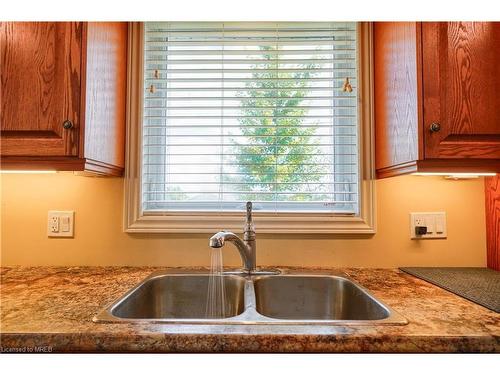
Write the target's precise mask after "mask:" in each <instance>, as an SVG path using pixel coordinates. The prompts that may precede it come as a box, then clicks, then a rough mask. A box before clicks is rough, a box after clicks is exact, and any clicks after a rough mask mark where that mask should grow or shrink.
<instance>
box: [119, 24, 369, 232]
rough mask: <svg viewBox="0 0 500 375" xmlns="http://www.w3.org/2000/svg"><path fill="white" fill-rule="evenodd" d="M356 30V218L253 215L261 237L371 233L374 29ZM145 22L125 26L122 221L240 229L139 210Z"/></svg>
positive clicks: (232, 216) (210, 219)
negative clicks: (357, 212) (126, 51)
mask: <svg viewBox="0 0 500 375" xmlns="http://www.w3.org/2000/svg"><path fill="white" fill-rule="evenodd" d="M358 25H359V27H358V80H359V81H358V82H359V89H358V90H359V91H358V104H359V107H358V118H359V121H358V127H359V132H358V134H359V140H358V141H359V155H358V162H359V168H360V170H359V197H360V206H359V215H350V214H339V213H318V212H315V213H304V212H297V213H290V212H287V213H273V212H258V211H256V212H254V221H255V225H256V229H257V231H258V232H259V233H338V234H373V233H375V232H376V222H375V168H374V160H375V158H374V130H373V122H374V121H373V56H372V55H373V52H372V50H373V48H372V25H371V23H369V22H360V23H359V24H358ZM143 26H144V25H143V23H141V22H134V23H131V24H130V27H129V46H128V47H129V48H128V76H127V107H128V109H127V124H126V128H127V129H126V137H127V143H126V155H125V159H126V164H125V178H124V185H125V186H124V220H123V229H124V231H125V232H127V233H212V232H216V231H218V230H221V229H226V230H232V231H235V232H239V231H241V228H242V225H243V220H244V215H243V213H238V212H236V213H235V212H206V211H205V212H195V211H193V212H185V211H183V212H173V211H171V212H163V213H160V212H155V213H148V212H143V210H142V207H141V196H142V191H141V173H142V171H141V166H142V160H141V155H142V126H141V122H142V106H143V103H142V102H143V99H142V98H143V90H144V85H143V48H144V46H143V39H144V38H143V35H144V29H143Z"/></svg>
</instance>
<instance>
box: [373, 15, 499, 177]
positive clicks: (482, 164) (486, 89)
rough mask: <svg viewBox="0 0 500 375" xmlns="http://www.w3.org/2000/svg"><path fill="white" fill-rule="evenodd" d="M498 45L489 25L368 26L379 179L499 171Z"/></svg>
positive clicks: (494, 28)
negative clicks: (371, 41) (371, 36)
mask: <svg viewBox="0 0 500 375" xmlns="http://www.w3.org/2000/svg"><path fill="white" fill-rule="evenodd" d="M499 46H500V23H497V22H425V23H418V22H381V23H375V24H374V64H375V67H374V68H375V69H374V72H375V80H374V81H375V129H376V146H377V148H376V168H377V176H378V177H379V178H383V177H389V176H395V175H400V174H405V173H411V172H500V111H499V110H498V108H500V95H498V92H500V48H499ZM388 61H389V63H388Z"/></svg>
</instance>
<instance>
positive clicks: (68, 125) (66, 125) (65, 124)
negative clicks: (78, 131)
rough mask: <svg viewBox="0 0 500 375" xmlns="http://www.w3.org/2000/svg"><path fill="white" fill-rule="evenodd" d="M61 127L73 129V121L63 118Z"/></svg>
mask: <svg viewBox="0 0 500 375" xmlns="http://www.w3.org/2000/svg"><path fill="white" fill-rule="evenodd" d="M63 128H64V129H66V130H69V129H73V122H72V121H71V120H65V121H64V122H63Z"/></svg>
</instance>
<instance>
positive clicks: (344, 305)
mask: <svg viewBox="0 0 500 375" xmlns="http://www.w3.org/2000/svg"><path fill="white" fill-rule="evenodd" d="M254 284H255V295H256V302H257V305H256V308H257V311H258V312H259V313H260V314H262V315H264V316H267V317H270V318H275V319H287V320H381V319H386V318H388V317H389V315H390V312H389V310H388V309H387V308H386V307H384V306H383V305H382V304H380V303H379V302H378V301H377V300H375V298H373V297H372V296H370V295H369V294H368V293H367V292H365V291H364V290H363V289H361V288H360V287H358V286H357V285H356V284H354V283H353V282H352V281H350V280H348V279H345V278H343V277H337V276H293V275H288V276H273V277H259V278H257V279H256V280H255V282H254Z"/></svg>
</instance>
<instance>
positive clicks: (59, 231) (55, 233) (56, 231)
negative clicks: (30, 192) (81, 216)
mask: <svg viewBox="0 0 500 375" xmlns="http://www.w3.org/2000/svg"><path fill="white" fill-rule="evenodd" d="M74 222H75V211H49V215H48V220H47V236H49V237H73V233H74Z"/></svg>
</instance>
